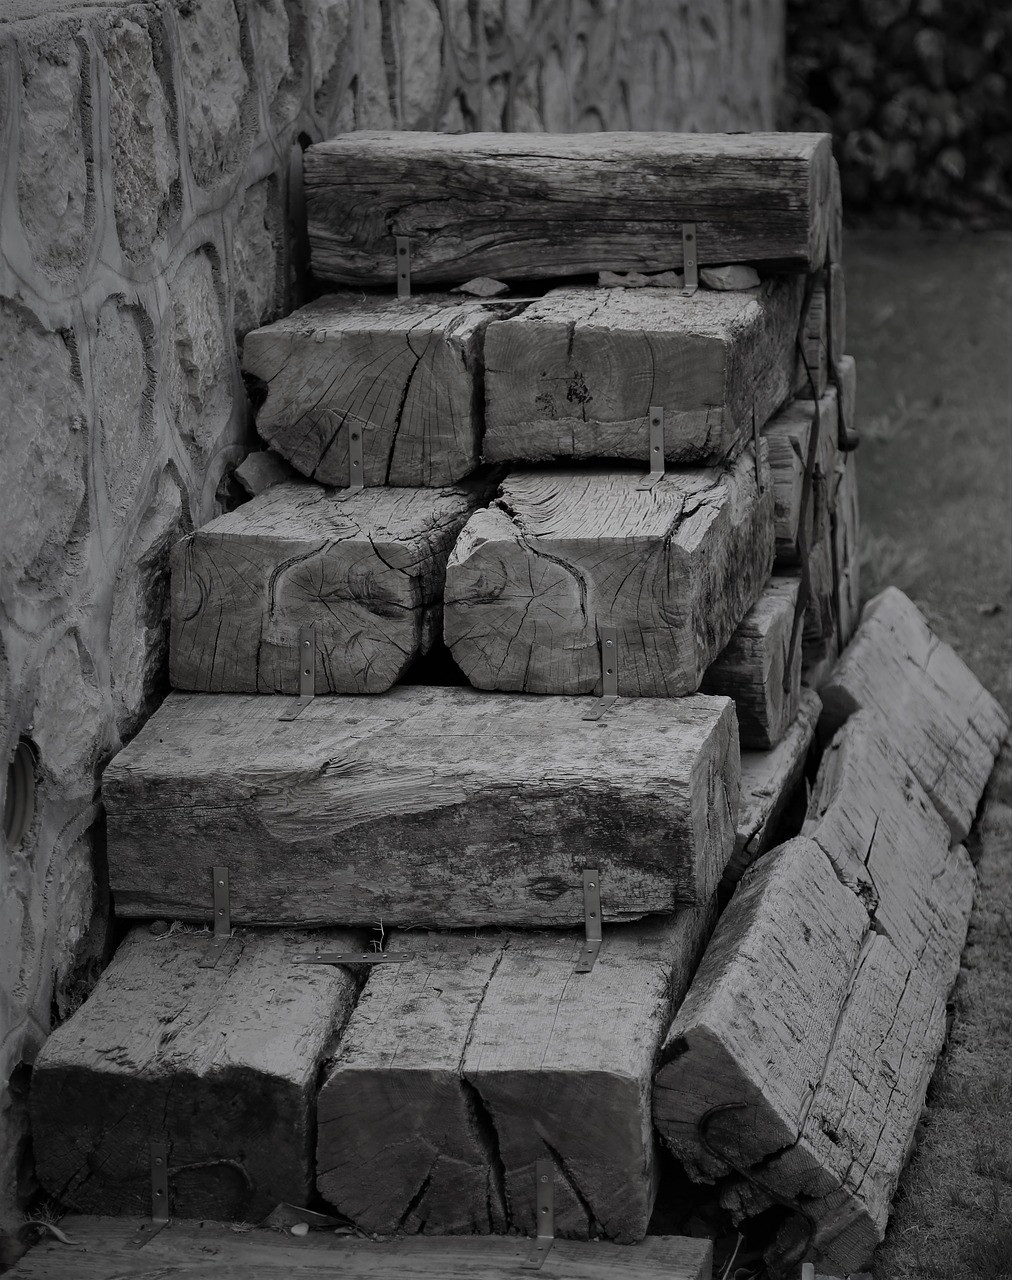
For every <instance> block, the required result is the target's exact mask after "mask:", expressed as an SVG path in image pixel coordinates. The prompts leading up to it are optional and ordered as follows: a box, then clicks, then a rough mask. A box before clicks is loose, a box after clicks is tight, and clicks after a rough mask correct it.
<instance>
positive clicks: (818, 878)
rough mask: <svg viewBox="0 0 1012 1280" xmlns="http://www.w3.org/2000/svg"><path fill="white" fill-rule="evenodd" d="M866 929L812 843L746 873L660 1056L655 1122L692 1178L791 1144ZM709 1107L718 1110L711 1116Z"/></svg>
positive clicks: (708, 1176)
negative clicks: (706, 1143)
mask: <svg viewBox="0 0 1012 1280" xmlns="http://www.w3.org/2000/svg"><path fill="white" fill-rule="evenodd" d="M867 928H868V914H867V912H866V911H865V909H864V907H863V906H862V905H861V903H860V901H859V900H858V898H857V896H856V895H855V894H853V893H851V891H850V890H849V889H847V888H846V887H845V886H844V885H843V884H841V883H840V881H839V880H838V879H837V876H836V873H835V872H834V870H833V867H832V864H831V863H830V862H829V860H828V858H826V856H825V854H823V852H822V850H821V849H820V848H819V847H818V846H817V845H816V844H814V843H812V842H811V841H809V840H805V839H800V838H798V839H795V840H791V841H789V842H788V843H787V844H784V845H781V846H780V848H779V849H776V850H774V851H773V852H772V853H768V854H766V856H765V857H763V858H761V859H760V860H759V861H758V862H756V863H755V864H754V865H753V866H752V867H750V868H749V870H748V871H747V872H746V874H745V876H744V877H743V878H742V880H741V883H740V884H739V885H738V888H737V889H736V890H735V892H734V896H733V897H732V898H731V902H730V904H729V905H728V907H727V908H726V910H725V911H724V914H723V915H722V916H721V918H720V921H719V923H718V925H717V928H716V931H715V932H714V935H713V937H712V938H711V940H710V945H709V946H708V947H707V949H706V952H705V954H704V956H703V959H702V961H701V963H700V966H699V969H698V970H697V972H696V976H695V978H694V979H693V982H692V986H691V987H690V988H689V992H688V995H687V996H686V997H685V1000H684V1001H683V1002H682V1006H681V1008H680V1009H679V1011H678V1013H677V1014H676V1016H675V1020H674V1023H673V1024H672V1027H671V1030H670V1032H669V1033H668V1036H667V1039H666V1040H665V1043H664V1046H663V1048H662V1050H661V1056H660V1069H659V1071H658V1072H657V1075H656V1078H655V1081H654V1122H655V1124H656V1125H657V1128H658V1129H659V1131H660V1134H661V1137H662V1138H663V1139H664V1141H665V1142H666V1143H667V1144H668V1146H669V1147H670V1148H671V1150H672V1151H673V1152H674V1154H675V1155H676V1156H677V1158H678V1159H679V1160H680V1161H681V1162H682V1164H683V1165H684V1166H685V1168H686V1170H687V1171H688V1173H689V1175H690V1176H691V1177H692V1178H694V1179H697V1180H700V1181H711V1182H712V1181H714V1180H715V1179H716V1178H717V1177H719V1176H721V1175H723V1174H725V1173H727V1172H728V1165H727V1164H725V1162H724V1160H723V1159H718V1158H717V1157H716V1156H715V1155H714V1154H713V1153H712V1152H711V1150H709V1149H708V1148H707V1146H706V1145H705V1144H704V1143H703V1141H702V1140H701V1138H700V1125H701V1124H703V1125H705V1129H704V1136H705V1137H706V1139H707V1141H708V1142H709V1144H710V1147H712V1148H713V1149H715V1150H716V1151H717V1152H718V1153H722V1154H723V1153H726V1155H727V1156H728V1158H729V1159H731V1160H733V1162H734V1163H735V1164H736V1165H737V1166H738V1167H745V1168H748V1167H749V1166H752V1165H755V1164H758V1163H760V1162H762V1161H763V1160H765V1159H766V1157H767V1156H769V1155H770V1154H771V1153H773V1152H774V1151H778V1150H780V1149H781V1148H782V1147H785V1146H787V1145H788V1144H790V1143H793V1142H796V1141H797V1139H798V1136H799V1134H800V1132H801V1128H802V1125H803V1124H804V1120H805V1117H806V1115H807V1113H808V1110H809V1106H810V1104H811V1100H812V1094H813V1091H814V1088H815V1083H816V1082H817V1081H818V1080H819V1078H820V1075H821V1072H822V1067H823V1065H824V1063H825V1061H826V1058H827V1055H828V1053H829V1050H830V1046H831V1044H832V1043H833V1039H834V1037H835V1035H836V1028H837V1024H838V1022H839V1018H840V1014H841V1011H842V1009H843V1007H844V1003H845V1001H846V997H847V992H848V987H849V982H850V977H851V974H852V973H853V971H854V967H855V965H856V962H857V957H858V954H859V952H860V950H861V944H862V940H863V938H864V936H865V934H866V932H867ZM715 1108H726V1109H723V1110H718V1111H715V1110H714V1109H715Z"/></svg>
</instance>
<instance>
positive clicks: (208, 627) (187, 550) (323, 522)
mask: <svg viewBox="0 0 1012 1280" xmlns="http://www.w3.org/2000/svg"><path fill="white" fill-rule="evenodd" d="M486 492H487V490H486V487H485V486H483V485H481V484H480V483H473V482H468V481H465V482H463V483H462V484H460V485H458V486H456V487H455V488H449V489H393V488H376V489H363V490H362V491H361V492H360V493H355V494H344V493H342V492H341V491H340V490H336V491H335V490H327V489H324V488H323V487H322V486H320V485H317V484H313V483H312V482H311V481H294V482H288V483H282V484H275V485H274V486H272V487H271V488H270V489H268V490H267V491H266V492H264V493H262V494H261V495H260V496H259V497H258V498H254V499H253V501H252V502H247V503H245V504H244V505H243V506H241V507H239V508H238V509H237V510H236V511H232V512H230V513H228V514H227V515H223V516H219V517H218V518H217V519H216V520H212V521H211V522H210V524H206V525H204V526H203V528H201V529H198V530H197V531H196V532H195V533H191V534H189V535H188V536H187V537H186V538H183V539H182V540H181V541H180V542H177V543H176V545H175V546H174V547H173V549H172V629H171V642H170V648H169V679H170V681H171V683H172V685H173V687H174V688H176V689H190V690H197V691H201V692H205V693H286V694H297V693H298V692H299V688H300V678H301V672H302V670H303V669H304V665H305V664H304V662H303V659H305V658H306V657H307V656H310V657H311V662H310V670H311V672H312V673H313V675H312V677H311V679H312V681H313V687H314V689H315V691H316V692H317V693H382V692H383V690H385V689H389V688H390V686H391V685H392V684H393V683H394V682H395V681H396V680H398V679H400V677H401V676H402V675H403V674H404V673H405V671H406V670H407V669H408V667H410V665H411V664H412V662H413V661H414V660H415V659H416V658H417V657H419V656H420V655H421V654H424V653H425V652H427V650H428V649H429V648H430V647H431V645H432V643H433V640H434V639H435V638H436V636H438V634H439V630H440V623H441V617H442V600H443V581H444V578H445V576H446V560H447V557H448V556H449V554H450V550H451V548H452V547H453V544H454V542H455V541H456V539H457V535H458V534H459V533H460V531H461V529H462V528H463V527H464V524H465V523H466V521H467V518H468V516H469V515H470V514H471V512H472V511H474V509H475V508H476V507H477V506H478V505H479V503H480V502H481V501H483V500H484V498H485V496H486ZM305 626H311V627H313V629H314V638H313V653H312V655H307V653H306V652H305V650H304V649H303V648H301V647H300V642H299V631H300V628H302V627H305Z"/></svg>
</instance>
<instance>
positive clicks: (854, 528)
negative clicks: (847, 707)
mask: <svg viewBox="0 0 1012 1280" xmlns="http://www.w3.org/2000/svg"><path fill="white" fill-rule="evenodd" d="M833 489H834V493H833V500H832V515H831V517H830V524H831V528H832V536H833V563H834V572H835V583H836V590H835V597H836V629H837V637H838V641H839V646H840V649H841V650H843V649H845V648H846V647H847V645H848V644H850V641H851V638H852V637H853V635H854V632H855V631H856V630H857V625H858V620H859V618H860V614H861V579H860V574H861V553H860V545H859V539H860V511H859V508H858V497H857V463H856V461H855V459H854V456H853V454H849V453H847V454H842V455H841V456H840V458H839V460H838V461H837V464H836V467H835V470H834V473H833Z"/></svg>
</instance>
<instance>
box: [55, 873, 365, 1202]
mask: <svg viewBox="0 0 1012 1280" xmlns="http://www.w3.org/2000/svg"><path fill="white" fill-rule="evenodd" d="M206 888H207V889H208V891H210V879H209V878H208V880H207V884H206ZM210 941H211V938H210V935H209V934H206V933H203V934H202V933H179V932H172V933H169V934H165V935H162V936H160V937H155V936H153V935H152V934H150V933H149V932H148V930H147V929H135V930H134V931H133V932H132V933H131V934H129V935H128V937H127V938H126V940H125V941H124V942H123V943H122V945H121V946H120V948H119V950H118V951H117V953H116V956H115V958H114V959H113V962H112V964H111V965H110V966H109V968H108V969H106V971H105V972H104V973H103V975H102V977H101V978H100V979H99V982H98V985H97V986H96V988H95V990H94V991H93V992H92V994H91V996H90V997H89V998H88V999H87V1000H86V1001H85V1003H84V1004H83V1005H82V1006H81V1008H80V1009H78V1010H77V1012H76V1013H75V1014H74V1015H73V1017H71V1018H69V1019H68V1020H67V1021H66V1022H64V1023H63V1024H62V1025H61V1026H60V1027H58V1028H57V1029H56V1030H55V1031H54V1032H53V1034H52V1035H51V1036H50V1037H49V1039H48V1040H47V1041H46V1042H45V1044H44V1045H43V1047H42V1051H41V1052H40V1054H39V1056H38V1058H37V1060H36V1062H35V1067H34V1070H33V1072H32V1089H31V1115H32V1135H33V1139H34V1147H35V1165H36V1169H37V1171H38V1176H39V1180H40V1182H41V1183H42V1185H43V1186H44V1187H45V1188H46V1190H47V1191H49V1192H50V1194H51V1195H53V1196H54V1197H55V1198H56V1199H57V1200H59V1201H60V1202H61V1203H63V1204H65V1205H70V1206H73V1207H74V1208H77V1209H80V1210H85V1211H88V1212H98V1213H119V1214H135V1213H145V1212H150V1207H151V1166H150V1160H149V1149H150V1144H151V1143H152V1142H154V1141H164V1142H166V1143H167V1144H168V1162H169V1188H170V1196H171V1200H172V1212H173V1213H174V1214H176V1215H177V1216H180V1217H235V1218H241V1219H244V1220H247V1221H248V1220H254V1219H259V1218H260V1217H262V1216H263V1215H264V1214H266V1213H268V1212H269V1211H270V1210H271V1209H272V1208H273V1207H274V1206H275V1205H276V1204H277V1203H278V1202H279V1201H281V1200H284V1201H289V1202H293V1203H295V1204H305V1203H307V1200H308V1198H309V1197H310V1196H311V1194H312V1190H313V1133H314V1130H315V1115H314V1112H315V1104H316V1079H317V1075H318V1073H319V1070H320V1067H321V1065H322V1063H323V1060H324V1059H325V1058H326V1057H327V1056H328V1054H330V1053H332V1052H333V1049H334V1046H335V1044H336V1041H337V1039H338V1037H339V1035H340V1033H341V1030H342V1028H343V1026H344V1024H345V1022H346V1021H347V1019H348V1016H349V1015H350V1013H351V1010H352V1007H353V1005H354V1003H355V995H356V990H357V983H356V980H355V979H354V977H353V976H352V975H351V974H350V973H349V971H348V970H347V969H333V968H323V967H321V966H314V965H295V964H294V963H293V962H292V957H293V956H294V955H295V954H297V953H298V952H299V951H305V950H307V949H312V948H313V946H314V945H315V944H317V943H319V945H322V946H324V947H334V948H337V949H341V950H343V949H346V948H347V949H355V950H358V949H360V948H361V946H362V939H361V937H359V936H358V935H354V934H347V933H336V934H335V933H329V932H328V933H324V934H308V933H300V934H279V933H258V934H253V933H240V934H238V935H237V936H235V937H233V938H232V940H231V941H230V942H229V944H228V947H227V948H226V950H225V952H224V954H223V955H222V956H220V958H219V960H218V963H217V965H216V966H215V967H214V968H201V967H199V966H198V961H199V960H200V959H201V958H203V957H204V956H206V953H207V951H208V948H209V946H210Z"/></svg>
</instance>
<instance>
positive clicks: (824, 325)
mask: <svg viewBox="0 0 1012 1280" xmlns="http://www.w3.org/2000/svg"><path fill="white" fill-rule="evenodd" d="M846 334H847V299H846V293H845V289H844V277H843V267H842V266H841V265H840V264H839V263H835V264H834V265H833V266H831V267H829V268H827V269H826V270H824V271H819V272H817V273H816V276H815V280H814V283H813V285H812V296H811V301H810V303H809V306H808V311H807V312H806V314H805V317H804V323H803V324H802V326H801V329H800V331H799V335H798V336H799V337H800V339H801V345H802V349H803V351H804V359H802V358H801V356H800V354H799V355H798V358H797V364H796V366H795V379H794V381H795V390H796V394H797V395H798V397H799V398H800V399H803V400H812V399H817V398H820V397H822V396H824V395H825V394H826V389H827V387H828V385H829V382H830V379H835V377H836V374H837V373H838V371H839V365H840V361H841V360H842V359H843V348H844V343H845V341H846ZM813 392H814V394H813Z"/></svg>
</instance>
